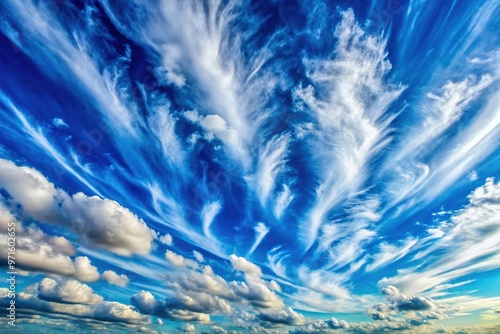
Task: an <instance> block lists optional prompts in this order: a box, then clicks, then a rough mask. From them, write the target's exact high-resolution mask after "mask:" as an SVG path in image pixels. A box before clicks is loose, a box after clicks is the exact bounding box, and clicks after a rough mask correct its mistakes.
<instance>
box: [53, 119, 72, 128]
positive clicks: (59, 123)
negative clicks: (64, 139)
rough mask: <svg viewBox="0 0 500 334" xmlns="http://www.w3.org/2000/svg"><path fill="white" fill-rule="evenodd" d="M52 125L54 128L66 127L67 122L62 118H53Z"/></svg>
mask: <svg viewBox="0 0 500 334" xmlns="http://www.w3.org/2000/svg"><path fill="white" fill-rule="evenodd" d="M52 125H54V126H55V127H56V128H68V127H69V126H68V124H66V122H65V121H64V120H63V119H62V118H57V117H56V118H53V119H52Z"/></svg>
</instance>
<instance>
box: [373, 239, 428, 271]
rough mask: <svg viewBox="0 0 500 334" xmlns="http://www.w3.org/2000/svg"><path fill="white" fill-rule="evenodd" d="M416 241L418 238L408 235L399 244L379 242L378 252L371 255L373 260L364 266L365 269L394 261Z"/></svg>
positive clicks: (402, 255)
mask: <svg viewBox="0 0 500 334" xmlns="http://www.w3.org/2000/svg"><path fill="white" fill-rule="evenodd" d="M417 242H418V239H416V238H412V237H409V238H407V239H405V240H403V242H402V243H401V245H400V246H396V245H391V244H389V243H387V242H382V243H380V244H379V253H376V254H374V255H373V257H372V258H373V262H372V263H370V264H369V265H368V266H366V271H372V270H376V269H379V268H381V267H384V266H386V265H388V264H390V263H392V262H394V261H397V260H399V259H401V258H402V257H404V256H406V254H408V252H409V251H410V250H411V249H412V247H414V246H415V245H416V244H417Z"/></svg>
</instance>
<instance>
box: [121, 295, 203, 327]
mask: <svg viewBox="0 0 500 334" xmlns="http://www.w3.org/2000/svg"><path fill="white" fill-rule="evenodd" d="M130 301H131V303H132V305H134V306H135V307H136V308H137V309H138V310H139V312H141V313H143V314H148V315H155V316H158V317H162V318H167V319H173V320H182V321H201V322H210V316H209V315H208V314H204V313H198V312H192V311H189V310H183V309H168V306H167V303H165V302H162V301H159V300H156V299H155V297H154V296H153V295H152V294H151V293H150V292H148V291H140V292H139V293H137V294H135V295H133V296H132V297H131V298H130Z"/></svg>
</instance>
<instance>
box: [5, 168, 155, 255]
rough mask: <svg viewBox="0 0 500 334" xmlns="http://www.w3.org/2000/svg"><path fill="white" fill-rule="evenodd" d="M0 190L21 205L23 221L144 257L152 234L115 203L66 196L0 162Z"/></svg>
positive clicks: (39, 178)
mask: <svg viewBox="0 0 500 334" xmlns="http://www.w3.org/2000/svg"><path fill="white" fill-rule="evenodd" d="M0 167H1V168H0V187H2V188H3V189H5V190H6V191H7V192H8V193H9V194H10V195H11V196H12V197H13V201H14V202H16V203H19V204H21V205H22V215H23V217H27V218H31V219H35V220H38V221H41V222H44V223H52V224H58V225H63V226H67V227H69V228H71V229H72V230H73V231H74V232H75V233H77V234H78V235H79V236H80V238H81V240H82V241H84V242H91V243H93V244H95V245H98V246H100V247H103V248H106V249H108V250H110V251H112V252H114V253H117V254H120V255H125V256H129V255H132V254H147V253H149V252H150V251H151V249H152V241H153V238H154V237H155V233H154V232H153V231H152V230H151V229H149V228H148V227H147V225H146V224H145V223H144V221H142V220H141V219H139V218H138V217H137V216H136V215H134V214H133V213H132V212H130V211H129V210H128V209H126V208H124V207H122V206H121V205H120V204H118V203H117V202H115V201H112V200H109V199H101V198H100V197H98V196H92V197H88V196H86V195H85V194H83V193H81V192H79V193H76V194H74V195H73V196H69V195H68V194H67V193H66V192H64V191H63V190H62V189H56V188H55V187H54V184H53V183H51V182H49V181H48V180H47V178H46V177H45V176H43V175H42V174H41V173H40V172H38V171H37V170H35V169H33V168H30V167H19V166H16V165H15V164H14V163H13V162H11V161H8V160H3V159H0Z"/></svg>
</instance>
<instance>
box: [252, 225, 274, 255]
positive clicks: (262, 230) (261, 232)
mask: <svg viewBox="0 0 500 334" xmlns="http://www.w3.org/2000/svg"><path fill="white" fill-rule="evenodd" d="M253 229H254V231H255V241H254V243H253V245H252V248H250V250H249V251H248V252H247V256H249V255H251V254H252V253H253V252H254V250H255V249H256V248H257V247H258V246H259V245H260V243H261V241H262V239H264V237H265V236H266V235H267V234H268V233H269V227H267V226H266V225H265V224H264V223H262V222H258V223H257V225H255V226H254V227H253Z"/></svg>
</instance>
